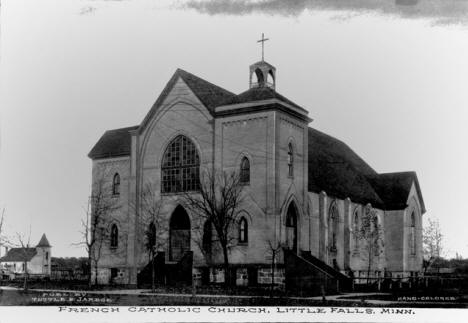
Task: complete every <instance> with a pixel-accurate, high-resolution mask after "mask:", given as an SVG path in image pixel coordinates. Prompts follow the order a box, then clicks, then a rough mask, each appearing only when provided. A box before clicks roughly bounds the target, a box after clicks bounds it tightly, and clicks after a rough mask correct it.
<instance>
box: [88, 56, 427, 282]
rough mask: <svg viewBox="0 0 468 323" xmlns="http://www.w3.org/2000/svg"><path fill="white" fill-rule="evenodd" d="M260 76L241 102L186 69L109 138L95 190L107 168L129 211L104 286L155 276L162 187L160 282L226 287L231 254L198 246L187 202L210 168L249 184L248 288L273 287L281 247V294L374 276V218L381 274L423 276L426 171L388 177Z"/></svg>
mask: <svg viewBox="0 0 468 323" xmlns="http://www.w3.org/2000/svg"><path fill="white" fill-rule="evenodd" d="M249 72H250V82H249V89H248V90H246V91H245V92H242V93H240V94H234V93H232V92H230V91H228V90H225V89H223V88H221V87H219V86H217V85H214V84H212V83H210V82H207V81H205V80H203V79H201V78H199V77H197V76H195V75H193V74H191V73H188V72H186V71H184V70H181V69H178V70H176V72H175V73H174V75H173V76H172V78H171V79H170V80H169V82H168V83H167V85H166V87H165V88H164V90H163V91H162V93H161V94H160V96H159V97H158V98H157V100H156V102H155V103H154V105H153V106H152V107H151V109H150V110H149V112H148V114H147V115H146V117H145V118H144V120H143V121H142V122H141V123H140V124H139V125H136V126H132V127H128V128H122V129H114V130H108V131H106V132H105V133H104V134H103V135H102V137H101V138H100V139H99V140H98V142H97V143H96V144H95V146H94V147H93V148H92V150H91V151H90V153H89V157H90V158H91V159H92V168H93V181H95V180H96V178H95V177H96V174H97V173H102V172H101V171H102V170H105V173H106V174H108V176H107V178H106V180H107V181H108V183H109V191H111V192H112V198H113V199H115V200H116V201H117V203H118V204H119V206H120V207H119V208H118V210H116V211H115V212H116V214H115V216H114V217H113V218H112V219H113V220H112V223H108V225H109V227H110V230H109V231H110V237H109V239H108V241H107V242H106V243H105V245H104V247H103V250H102V257H101V258H100V259H99V266H98V268H99V269H98V272H97V274H98V278H99V280H100V282H101V283H120V284H131V285H136V284H139V283H141V280H142V279H143V278H142V277H143V276H144V275H143V274H144V272H145V270H147V267H148V264H149V259H148V255H147V253H145V251H144V241H142V239H139V237H140V238H141V231H139V230H138V228H139V226H141V223H139V219H140V218H139V214H138V203H141V201H140V199H139V198H138V194H139V192H140V191H141V189H142V187H144V185H145V183H152V184H154V185H155V186H156V187H157V190H156V192H155V194H156V195H157V198H158V199H160V201H161V202H162V208H161V212H160V216H161V220H162V221H159V222H158V224H159V225H163V226H165V229H166V230H167V237H166V238H165V241H164V243H163V244H162V246H160V247H159V250H158V253H157V255H156V258H157V266H159V270H158V271H157V272H158V273H159V275H166V276H167V277H165V278H161V277H159V278H158V279H159V281H160V282H162V281H164V282H166V283H168V282H169V281H170V280H171V279H172V280H175V281H185V282H187V283H190V282H191V279H192V277H193V278H194V279H197V280H200V281H203V282H205V283H216V282H223V281H224V273H223V269H222V266H221V265H222V257H220V255H219V254H218V255H212V257H210V260H209V261H208V260H207V257H205V254H204V253H203V252H202V250H200V244H197V243H195V242H194V236H196V234H197V233H196V232H194V230H195V228H194V221H195V219H194V215H193V214H191V213H190V211H189V209H188V208H186V207H184V201H183V198H182V195H181V194H180V193H181V192H182V191H196V190H197V188H198V185H199V176H200V173H201V171H202V170H203V169H212V168H217V169H222V170H227V171H237V172H239V174H240V177H241V181H242V182H243V185H244V188H243V192H244V194H245V199H244V202H243V204H242V206H241V207H240V208H239V210H238V212H237V217H238V219H237V224H238V227H237V228H236V230H238V234H237V240H236V242H235V243H233V244H232V245H230V248H229V260H230V263H231V265H232V270H233V272H232V273H233V274H232V275H231V276H232V277H234V279H235V282H234V283H236V284H237V285H257V286H258V285H261V284H270V283H271V279H272V278H271V277H272V256H271V250H270V247H269V244H272V245H280V246H282V248H281V251H280V253H279V256H278V257H277V259H275V265H274V266H273V267H274V271H275V272H274V277H275V278H274V280H275V282H276V283H277V284H278V285H280V286H281V285H284V284H286V285H288V284H289V285H290V287H291V288H294V286H297V285H298V284H299V283H300V282H301V281H302V282H301V284H304V281H305V280H304V279H301V278H303V277H305V276H316V277H322V278H323V279H328V280H330V279H331V280H333V279H335V280H341V279H346V278H349V277H353V278H358V277H360V276H364V275H367V270H368V261H369V259H367V260H366V259H365V256H366V254H367V252H366V251H365V250H364V249H363V245H362V244H363V241H361V240H359V239H357V238H356V235H355V234H354V232H358V231H359V228H360V226H361V225H362V219H363V217H364V216H365V215H366V212H369V210H371V209H372V210H375V211H374V212H375V216H376V219H375V220H376V225H378V226H379V228H381V237H380V239H379V243H378V246H377V247H376V248H375V250H374V251H373V252H372V255H371V257H372V259H371V261H372V271H371V275H372V276H373V277H384V276H385V277H398V278H405V277H411V276H417V275H418V273H420V271H421V266H422V215H423V214H424V213H425V211H426V210H425V207H424V201H423V198H422V195H421V189H420V187H419V183H418V179H417V176H416V173H415V172H397V173H378V172H376V171H375V170H374V169H373V168H372V167H371V166H370V165H368V164H367V163H366V162H365V161H364V160H363V159H362V158H361V157H359V156H358V155H357V154H356V153H355V152H354V151H353V150H352V149H351V148H350V147H348V146H347V145H346V144H345V143H344V142H342V141H340V140H338V139H336V138H334V137H332V136H329V135H327V134H325V133H322V132H320V131H318V130H316V129H314V128H312V127H310V126H309V124H310V123H311V121H312V119H311V118H310V117H309V112H308V111H307V110H306V109H304V108H303V107H301V106H299V105H297V104H295V103H294V102H293V101H291V100H289V99H287V98H286V97H284V96H282V95H281V94H279V93H278V92H277V91H276V68H275V67H274V66H273V65H271V64H269V63H267V62H266V61H264V60H262V61H259V62H257V63H255V64H252V65H251V66H250V69H249ZM135 205H136V206H137V207H134V206H135ZM150 225H154V224H150ZM207 236H209V237H210V236H211V234H207ZM205 242H206V241H205ZM205 242H204V244H205ZM208 244H209V242H208ZM204 247H206V244H205V246H204ZM218 251H219V250H218ZM212 252H214V253H216V250H215V249H213V250H212ZM145 268H146V269H145ZM93 274H94V275H95V274H96V273H93ZM177 275H179V276H177ZM139 280H140V281H139ZM286 287H287V286H286Z"/></svg>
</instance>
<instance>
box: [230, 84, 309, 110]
mask: <svg viewBox="0 0 468 323" xmlns="http://www.w3.org/2000/svg"><path fill="white" fill-rule="evenodd" d="M268 99H277V100H279V101H282V102H284V103H287V104H290V105H292V106H293V107H295V108H298V109H300V110H303V111H306V110H304V109H303V108H302V107H300V106H299V105H297V104H296V103H294V102H292V101H291V100H289V99H288V98H286V97H284V96H283V95H281V94H279V93H278V92H276V91H275V90H273V89H272V88H269V87H254V88H251V89H248V90H247V91H245V92H242V93H241V94H239V95H237V96H236V97H235V98H234V99H233V101H232V102H231V104H233V103H247V102H255V101H260V100H268Z"/></svg>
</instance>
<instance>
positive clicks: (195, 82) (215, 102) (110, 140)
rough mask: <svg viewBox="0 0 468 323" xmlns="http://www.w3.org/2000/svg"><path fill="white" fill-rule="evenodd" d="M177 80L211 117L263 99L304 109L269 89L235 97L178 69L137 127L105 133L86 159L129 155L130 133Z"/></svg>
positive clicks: (155, 108) (140, 127) (244, 93)
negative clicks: (232, 106)
mask: <svg viewBox="0 0 468 323" xmlns="http://www.w3.org/2000/svg"><path fill="white" fill-rule="evenodd" d="M179 78H180V79H182V80H183V81H184V82H185V84H187V86H188V87H189V88H190V90H191V91H192V92H193V93H194V94H195V96H196V97H197V98H198V99H199V100H200V102H201V103H202V104H203V105H204V106H205V107H206V108H207V109H208V111H209V112H210V113H211V115H213V116H215V108H216V107H218V106H222V105H228V104H236V103H247V102H255V101H261V100H266V99H277V100H279V101H282V102H284V103H287V104H290V105H292V106H294V107H296V108H298V109H301V110H303V111H305V110H304V109H303V108H301V107H300V106H298V105H297V104H295V103H294V102H292V101H291V100H289V99H287V98H286V97H284V96H283V95H281V94H279V93H278V92H276V91H275V90H273V89H271V88H265V87H263V88H252V89H249V90H247V91H245V92H242V93H241V94H239V95H236V94H234V93H232V92H229V91H228V90H225V89H223V88H221V87H219V86H217V85H215V84H213V83H210V82H208V81H205V80H204V79H202V78H200V77H198V76H196V75H193V74H191V73H189V72H187V71H184V70H182V69H180V68H179V69H177V70H176V71H175V73H174V74H173V75H172V77H171V79H170V80H169V82H167V84H166V86H165V87H164V89H163V91H162V92H161V94H160V95H159V97H158V98H157V100H156V102H155V103H154V104H153V106H152V108H151V109H150V111H149V112H148V114H147V115H146V117H145V119H144V120H143V122H142V123H141V124H140V125H139V126H133V127H127V128H120V129H113V130H107V131H106V132H105V133H104V134H103V135H102V136H101V138H100V139H99V140H98V142H97V143H96V144H95V145H94V147H93V148H92V149H91V151H90V152H89V154H88V157H89V158H91V159H98V158H113V157H121V156H129V155H130V151H131V136H130V131H132V130H136V129H143V128H144V127H145V125H146V124H147V123H148V122H149V120H150V119H151V117H152V116H153V115H154V113H155V112H156V110H157V109H158V108H159V107H160V106H161V105H162V104H163V102H164V100H165V99H166V97H167V96H168V95H169V93H170V91H171V90H172V88H173V87H174V85H175V84H176V82H177V81H178V80H179Z"/></svg>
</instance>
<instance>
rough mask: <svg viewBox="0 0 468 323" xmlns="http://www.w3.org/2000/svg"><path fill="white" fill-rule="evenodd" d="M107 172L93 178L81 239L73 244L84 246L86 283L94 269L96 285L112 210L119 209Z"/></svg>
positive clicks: (111, 218) (112, 215) (82, 224)
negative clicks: (87, 273)
mask: <svg viewBox="0 0 468 323" xmlns="http://www.w3.org/2000/svg"><path fill="white" fill-rule="evenodd" d="M107 175H109V174H108V172H105V171H98V172H97V173H96V175H95V176H94V178H93V185H92V192H91V196H90V197H89V199H88V205H87V210H86V214H85V218H84V219H82V220H81V231H80V233H81V237H82V240H81V241H80V242H78V243H76V244H75V245H81V246H84V247H85V249H86V253H87V254H88V266H89V277H88V285H89V287H91V286H92V284H93V281H92V276H91V273H92V272H93V269H94V284H95V285H96V286H97V285H98V283H99V281H98V267H99V260H100V259H101V257H102V255H103V248H104V246H105V244H106V242H107V241H108V240H109V238H110V233H111V232H110V230H111V228H110V223H111V222H112V221H113V219H114V212H115V211H116V210H118V209H119V207H120V206H119V204H118V200H117V199H116V198H114V194H113V193H114V192H113V190H112V180H111V179H109V176H107Z"/></svg>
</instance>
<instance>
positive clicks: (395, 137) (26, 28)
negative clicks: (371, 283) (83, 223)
mask: <svg viewBox="0 0 468 323" xmlns="http://www.w3.org/2000/svg"><path fill="white" fill-rule="evenodd" d="M405 1H406V2H407V3H406V4H404V5H401V4H398V5H397V4H395V2H405ZM217 3H218V4H217ZM219 3H221V4H222V6H219ZM284 3H288V4H290V5H289V6H284ZM324 3H325V2H324V1H319V0H317V1H283V2H280V1H262V2H259V1H226V0H223V1H216V2H215V1H201V2H200V1H169V0H165V1H155V0H153V1H151V0H133V1H131V0H127V1H99V0H94V1H88V0H41V1H37V0H3V1H2V7H1V18H0V24H1V35H0V109H1V110H0V113H1V114H0V127H1V128H0V207H5V208H6V221H7V230H8V232H7V233H9V234H10V235H14V233H15V232H17V231H20V232H26V231H27V230H28V228H29V226H31V230H32V237H31V238H32V239H31V240H32V242H33V243H37V242H38V241H39V239H40V236H41V235H42V233H46V234H47V236H48V238H49V241H50V243H51V244H52V245H53V249H52V250H53V251H52V252H53V254H54V255H55V256H77V255H84V254H85V253H84V250H82V249H79V248H75V247H71V244H72V243H73V242H77V241H79V240H80V234H79V232H78V231H79V229H80V219H81V218H82V217H83V215H84V209H85V207H86V201H87V196H88V195H89V186H90V179H91V172H90V170H91V161H90V160H89V159H88V157H87V154H88V152H89V150H90V149H91V147H92V146H93V145H94V143H95V142H96V141H97V140H98V139H99V137H100V136H101V135H102V133H103V132H104V131H105V130H107V129H113V128H118V127H125V126H132V125H137V124H139V123H140V122H141V121H142V119H143V117H144V116H145V114H146V113H147V112H148V110H149V109H150V107H151V105H152V104H153V102H154V101H155V100H156V98H157V96H158V95H159V93H160V92H161V90H162V89H163V87H164V85H165V84H166V82H167V81H168V80H169V78H170V77H171V76H172V74H173V73H174V71H175V70H176V68H178V67H181V68H184V69H186V70H187V71H189V72H192V73H194V74H196V75H198V76H200V77H202V78H204V79H206V80H209V81H211V82H213V83H215V84H218V85H220V86H222V87H224V88H226V89H228V90H230V91H233V92H236V93H239V92H242V91H244V90H246V89H247V87H248V66H249V64H251V63H253V62H255V61H258V60H259V59H260V55H261V50H260V47H259V46H258V45H257V43H256V40H257V39H258V38H259V37H260V35H261V33H262V32H264V33H265V34H266V36H267V37H269V38H270V39H271V40H270V41H268V42H267V43H266V48H265V59H266V60H267V61H268V62H270V63H272V64H273V65H275V66H276V67H277V77H278V80H277V90H278V92H280V93H281V94H283V95H285V96H287V97H288V98H290V99H292V100H293V101H295V102H297V103H298V104H300V105H302V106H304V107H305V108H306V109H308V111H309V112H310V116H311V118H313V119H314V121H313V122H312V123H311V126H312V127H315V128H317V129H319V130H321V131H324V132H326V133H328V134H330V135H332V136H335V137H337V138H339V139H341V140H343V141H345V142H346V143H347V144H348V145H349V146H351V147H352V148H353V149H354V150H355V151H356V152H357V153H358V154H359V155H360V156H362V157H363V158H364V159H365V160H366V161H367V162H368V163H369V164H370V165H371V166H372V167H373V168H374V169H375V170H376V171H378V172H393V171H408V170H414V171H416V172H417V174H418V177H419V181H420V184H421V188H422V193H423V196H424V199H425V203H426V207H427V210H428V211H427V213H426V215H425V217H437V218H439V219H440V222H441V225H442V229H443V231H444V233H445V236H446V247H447V249H448V250H449V252H450V255H453V254H454V253H455V252H459V253H461V254H462V255H464V256H466V257H468V239H467V238H466V224H467V220H466V217H467V216H468V214H467V211H466V208H465V205H464V202H466V200H467V198H468V185H467V184H466V183H467V180H468V168H467V166H468V149H467V144H466V141H467V140H466V139H467V138H468V126H467V125H468V112H467V110H468V91H467V87H468V59H467V58H468V23H467V22H466V20H465V18H466V17H467V12H466V9H467V7H466V4H467V1H466V0H445V1H442V0H425V1H423V0H420V1H414V2H413V0H396V1H391V0H376V1H370V0H369V1H365V0H362V1H360V0H359V1H352V0H348V1H346V2H345V1H333V2H332V3H333V4H334V5H329V3H330V2H327V3H326V4H327V5H324ZM349 3H352V5H349ZM412 3H413V4H414V3H415V5H411V4H412Z"/></svg>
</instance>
